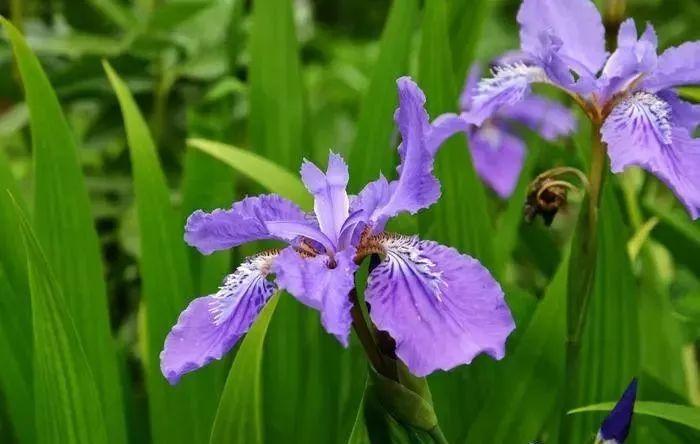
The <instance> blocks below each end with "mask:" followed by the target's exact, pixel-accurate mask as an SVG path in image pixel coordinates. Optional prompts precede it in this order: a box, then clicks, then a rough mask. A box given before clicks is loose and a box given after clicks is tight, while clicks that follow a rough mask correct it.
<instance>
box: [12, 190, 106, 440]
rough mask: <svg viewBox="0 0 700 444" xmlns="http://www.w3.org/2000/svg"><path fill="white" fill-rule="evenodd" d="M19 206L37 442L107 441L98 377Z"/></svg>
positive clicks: (17, 209) (60, 292) (17, 207)
mask: <svg viewBox="0 0 700 444" xmlns="http://www.w3.org/2000/svg"><path fill="white" fill-rule="evenodd" d="M0 198H2V199H10V197H9V195H5V196H3V197H0ZM16 211H17V220H18V222H19V226H20V230H21V232H22V238H23V240H24V242H25V249H26V251H27V262H28V270H29V288H30V293H31V299H32V302H31V305H32V325H33V337H34V399H35V406H34V407H35V415H36V416H35V417H36V441H37V442H38V443H58V442H61V443H64V442H65V443H84V444H100V443H107V442H109V440H108V437H107V428H106V424H105V422H104V416H103V413H102V405H101V403H100V398H99V394H98V390H97V385H96V380H95V378H94V377H93V372H92V370H91V369H90V366H89V364H88V359H87V355H86V354H85V352H84V350H83V347H82V345H81V342H80V337H79V336H78V332H77V330H76V328H75V324H74V323H73V320H72V318H71V315H70V312H69V310H68V308H67V304H66V300H65V299H64V297H63V293H62V291H61V288H60V286H59V284H58V282H57V280H56V279H55V278H54V276H53V272H52V270H51V268H50V266H49V263H48V261H47V259H46V256H44V253H43V252H42V251H41V248H40V246H39V243H38V240H37V238H36V237H35V236H34V232H33V231H32V228H31V226H30V225H29V222H28V221H27V218H26V216H25V215H24V214H23V213H22V210H21V209H20V208H19V206H16Z"/></svg>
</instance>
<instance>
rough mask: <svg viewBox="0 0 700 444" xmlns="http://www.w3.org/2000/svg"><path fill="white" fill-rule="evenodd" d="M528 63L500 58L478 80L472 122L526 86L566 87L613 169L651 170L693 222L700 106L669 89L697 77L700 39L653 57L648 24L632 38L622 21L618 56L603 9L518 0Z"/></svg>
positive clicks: (699, 196)
mask: <svg viewBox="0 0 700 444" xmlns="http://www.w3.org/2000/svg"><path fill="white" fill-rule="evenodd" d="M518 23H519V24H520V46H521V50H522V52H523V53H524V55H525V57H526V61H525V62H522V61H521V62H514V63H506V64H504V65H502V66H499V67H497V68H496V69H495V70H494V76H493V77H492V78H488V79H484V80H482V81H481V82H480V83H479V85H478V87H477V88H478V92H477V94H476V96H475V97H474V98H473V101H472V107H471V110H470V113H469V119H470V120H471V121H472V123H474V124H476V125H481V124H483V122H484V121H486V119H488V118H490V117H492V116H493V115H494V114H495V113H497V112H498V111H499V110H501V109H502V107H504V106H513V105H514V104H517V103H520V102H521V101H522V100H523V99H525V98H526V97H528V96H529V94H530V85H531V84H532V83H547V84H550V85H554V86H556V87H559V88H561V89H563V90H564V91H566V92H567V93H569V94H570V95H571V96H572V97H574V99H575V100H576V101H577V102H578V103H579V104H580V105H581V106H582V107H583V109H584V110H585V111H586V113H587V114H588V115H589V117H591V119H592V121H593V122H594V123H595V124H599V125H601V130H600V135H601V138H602V140H603V141H604V142H605V143H606V144H607V151H608V156H609V157H610V163H611V169H612V171H613V172H614V173H619V172H622V171H623V170H624V169H625V168H627V167H629V166H639V167H642V168H644V169H645V170H647V171H649V172H651V173H653V174H654V175H656V176H657V177H658V178H659V179H660V180H662V181H663V182H664V183H666V185H668V186H669V188H670V189H671V190H672V191H673V192H674V193H675V195H676V196H677V197H678V199H679V200H680V201H681V202H682V203H683V204H684V205H685V207H686V208H687V210H688V212H689V213H690V215H691V216H692V217H693V218H694V219H695V218H698V217H699V216H700V139H695V138H693V133H694V131H695V129H696V127H697V125H698V124H699V123H700V107H698V106H696V105H691V104H689V103H686V102H684V101H682V100H681V99H680V98H679V97H678V95H677V93H676V92H675V90H674V88H675V87H678V86H682V85H688V84H698V83H700V41H696V42H689V43H684V44H683V45H681V46H678V47H674V48H670V49H667V50H666V51H665V52H663V53H662V54H661V55H659V56H657V53H656V52H657V38H656V33H655V32H654V28H653V27H652V26H651V25H649V24H648V25H647V27H646V30H645V31H644V33H643V34H642V35H641V37H639V38H638V37H637V30H636V27H635V23H634V21H633V20H632V19H628V20H627V21H625V22H624V23H622V25H621V27H620V32H619V35H618V45H617V49H616V50H615V52H613V53H612V54H608V53H607V52H606V51H605V38H604V34H605V31H604V28H603V24H602V20H601V17H600V14H599V13H598V11H597V9H596V8H595V5H594V4H593V3H592V2H591V1H590V0H524V1H523V3H522V5H521V7H520V11H519V12H518Z"/></svg>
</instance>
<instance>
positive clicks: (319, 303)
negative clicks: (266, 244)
mask: <svg viewBox="0 0 700 444" xmlns="http://www.w3.org/2000/svg"><path fill="white" fill-rule="evenodd" d="M354 256H355V249H354V248H348V249H346V250H344V251H341V252H339V253H338V254H336V255H335V258H334V259H333V260H331V259H330V258H329V257H328V256H325V255H318V256H315V257H312V258H308V257H302V256H301V255H300V254H299V253H297V252H296V251H294V249H292V248H286V249H284V250H282V251H281V252H280V255H279V256H278V258H277V260H276V261H275V264H274V266H273V272H274V273H275V274H276V275H277V284H278V285H279V286H280V288H282V289H285V290H287V291H288V292H289V293H290V294H291V295H292V296H294V297H295V298H296V299H298V300H299V301H300V302H302V303H303V304H305V305H307V306H309V307H311V308H314V309H316V310H318V311H319V312H320V313H321V324H323V327H324V328H325V329H326V331H327V332H328V333H331V334H332V335H334V336H335V337H336V338H337V339H338V341H340V343H341V344H343V346H345V347H347V346H348V340H349V335H350V326H351V324H352V317H351V314H350V309H351V308H352V304H351V302H350V299H349V297H348V294H349V293H350V290H352V289H353V288H354V287H355V278H354V273H355V271H356V270H357V265H355V263H354V262H353V258H354Z"/></svg>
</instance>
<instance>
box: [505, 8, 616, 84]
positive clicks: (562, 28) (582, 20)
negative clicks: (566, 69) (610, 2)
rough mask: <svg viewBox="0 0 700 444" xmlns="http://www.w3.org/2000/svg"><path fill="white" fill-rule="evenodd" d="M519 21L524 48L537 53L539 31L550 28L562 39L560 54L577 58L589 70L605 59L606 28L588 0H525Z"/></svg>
mask: <svg viewBox="0 0 700 444" xmlns="http://www.w3.org/2000/svg"><path fill="white" fill-rule="evenodd" d="M518 23H519V24H520V46H521V48H522V50H523V51H525V52H528V53H531V54H537V52H538V50H539V49H540V44H541V42H540V41H539V39H540V36H541V34H542V33H543V32H550V33H552V34H553V35H555V36H556V37H557V38H559V39H560V40H561V42H562V47H561V51H560V53H561V55H562V56H563V57H564V58H565V59H567V60H570V61H577V62H578V63H579V64H580V65H582V67H584V68H585V69H586V70H587V71H588V72H590V73H591V74H596V73H597V72H598V71H599V70H600V68H602V66H603V63H605V60H606V58H607V53H606V52H605V28H603V22H602V19H601V17H600V14H599V13H598V10H597V9H596V7H595V5H594V4H593V3H592V2H591V1H590V0H524V1H523V3H522V5H521V6H520V10H519V11H518ZM570 67H571V68H572V69H575V68H576V67H575V66H570ZM579 74H583V73H579Z"/></svg>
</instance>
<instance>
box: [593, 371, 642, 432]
mask: <svg viewBox="0 0 700 444" xmlns="http://www.w3.org/2000/svg"><path fill="white" fill-rule="evenodd" d="M636 398H637V378H634V379H632V382H630V385H628V386H627V389H625V392H624V393H623V394H622V397H621V398H620V400H619V401H617V404H615V408H613V409H612V411H611V412H610V414H609V415H608V416H607V417H606V418H605V420H604V421H603V423H602V424H601V425H600V431H599V432H598V439H599V440H600V441H603V442H604V443H610V444H622V443H624V442H625V440H626V439H627V436H628V435H629V433H630V425H631V424H632V415H633V413H634V402H635V400H636Z"/></svg>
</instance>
